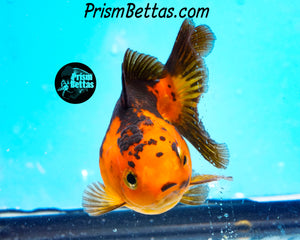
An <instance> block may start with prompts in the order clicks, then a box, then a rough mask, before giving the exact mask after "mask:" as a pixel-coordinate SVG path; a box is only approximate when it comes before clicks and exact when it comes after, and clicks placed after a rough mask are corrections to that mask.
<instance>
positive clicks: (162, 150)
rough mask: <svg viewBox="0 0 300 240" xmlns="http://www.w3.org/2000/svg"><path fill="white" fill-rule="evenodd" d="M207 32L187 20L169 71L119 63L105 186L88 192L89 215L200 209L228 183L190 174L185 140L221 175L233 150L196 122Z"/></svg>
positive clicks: (105, 151) (149, 63) (134, 60)
mask: <svg viewBox="0 0 300 240" xmlns="http://www.w3.org/2000/svg"><path fill="white" fill-rule="evenodd" d="M214 40H215V37H214V34H213V33H212V31H211V30H210V28H209V27H208V26H206V25H200V26H197V27H195V25H194V23H193V22H192V20H185V21H184V22H183V24H182V26H181V28H180V31H179V33H178V36H177V38H176V42H175V44H174V47H173V50H172V52H171V55H170V57H169V59H168V61H167V63H166V64H165V65H163V64H162V63H160V62H159V61H158V60H157V59H156V58H154V57H152V56H149V55H145V54H141V53H138V52H135V51H132V50H130V49H128V50H127V51H126V53H125V56H124V60H123V63H122V93H121V96H120V98H119V100H118V102H117V103H116V106H115V109H114V112H113V115H112V118H111V122H110V125H109V127H108V130H107V132H106V135H105V137H104V140H103V143H102V146H101V148H100V160H99V165H100V171H101V176H102V179H103V183H104V184H101V183H93V184H91V185H90V186H88V188H87V190H86V191H85V193H84V196H83V207H84V210H85V211H86V212H87V213H89V214H90V215H94V216H95V215H100V214H103V213H106V212H109V211H112V210H114V209H116V208H119V207H122V206H125V207H128V208H130V209H133V210H134V211H137V212H140V213H144V214H159V213H163V212H165V211H167V210H169V209H171V208H172V207H174V206H175V205H176V204H177V203H178V202H181V203H185V204H190V205H199V204H201V203H203V202H204V201H205V199H206V198H207V195H208V189H207V185H206V184H204V183H208V182H211V181H216V180H219V179H227V180H230V179H231V178H230V177H223V176H216V175H197V174H192V162H191V157H190V153H189V149H188V146H187V144H186V142H185V140H184V139H183V137H182V136H184V137H185V138H186V139H187V140H188V141H190V142H191V143H192V144H193V146H194V147H195V148H196V149H197V150H198V151H199V152H200V153H201V154H202V156H203V157H204V158H205V159H206V160H207V161H209V162H210V163H212V164H213V165H214V166H216V167H217V168H226V166H227V164H228V158H229V154H228V150H227V147H226V145H225V144H217V143H216V142H215V141H214V140H212V139H211V138H210V136H209V134H208V133H207V132H206V131H205V129H204V126H203V124H202V122H201V121H200V120H199V117H198V111H197V104H198V102H199V98H200V96H201V94H202V93H203V92H205V90H206V79H207V69H206V67H205V64H204V59H203V58H204V57H206V56H207V55H208V54H209V53H210V52H211V50H212V48H213V45H214Z"/></svg>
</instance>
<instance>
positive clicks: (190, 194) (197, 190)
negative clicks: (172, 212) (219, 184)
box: [180, 184, 209, 205]
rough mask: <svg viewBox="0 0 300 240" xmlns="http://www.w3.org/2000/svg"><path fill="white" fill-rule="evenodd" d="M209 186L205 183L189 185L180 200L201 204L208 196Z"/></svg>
mask: <svg viewBox="0 0 300 240" xmlns="http://www.w3.org/2000/svg"><path fill="white" fill-rule="evenodd" d="M208 192H209V188H208V186H207V184H203V185H196V186H191V187H190V189H189V190H188V191H186V192H185V193H184V194H183V196H182V198H181V200H180V202H181V203H184V204H187V205H201V204H202V203H204V202H205V200H206V198H207V197H208Z"/></svg>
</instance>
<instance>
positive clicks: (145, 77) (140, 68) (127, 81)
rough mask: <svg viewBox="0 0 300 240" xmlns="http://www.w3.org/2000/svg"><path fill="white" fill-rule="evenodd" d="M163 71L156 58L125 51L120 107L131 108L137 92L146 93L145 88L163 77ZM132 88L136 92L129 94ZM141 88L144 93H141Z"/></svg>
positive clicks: (129, 50)
mask: <svg viewBox="0 0 300 240" xmlns="http://www.w3.org/2000/svg"><path fill="white" fill-rule="evenodd" d="M163 70H164V66H163V64H162V63H161V62H159V61H158V60H157V58H155V57H152V56H150V55H146V54H143V53H139V52H137V51H133V50H131V49H127V50H126V52H125V55H124V59H123V63H122V94H121V104H122V106H123V107H124V108H129V107H131V104H132V103H134V102H135V100H136V99H135V98H136V95H137V94H136V93H137V92H144V93H147V88H146V86H147V85H153V84H155V81H156V80H157V79H159V78H161V77H162V76H163ZM132 88H136V89H137V90H138V91H137V92H135V93H131V92H130V90H129V89H132ZM142 88H145V90H146V91H141V90H142Z"/></svg>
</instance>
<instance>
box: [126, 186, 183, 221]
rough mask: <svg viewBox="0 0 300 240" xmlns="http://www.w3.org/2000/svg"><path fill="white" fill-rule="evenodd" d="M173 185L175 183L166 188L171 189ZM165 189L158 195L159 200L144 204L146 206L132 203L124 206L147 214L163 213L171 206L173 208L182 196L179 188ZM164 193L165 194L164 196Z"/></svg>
mask: <svg viewBox="0 0 300 240" xmlns="http://www.w3.org/2000/svg"><path fill="white" fill-rule="evenodd" d="M173 187H175V185H173V186H170V187H169V188H168V190H171V189H172V190H173ZM167 192H169V191H167V190H166V192H162V194H161V195H160V196H159V197H158V199H159V200H157V201H155V202H153V203H152V204H149V205H146V206H141V205H139V206H136V205H135V206H134V205H131V204H130V205H127V204H126V207H128V208H130V209H132V210H134V211H136V212H140V213H143V214H149V215H155V214H161V213H164V212H166V211H168V210H170V209H171V208H173V207H174V206H175V205H176V204H177V203H178V202H179V201H180V199H181V198H182V195H183V193H181V191H179V190H175V189H174V190H173V191H170V192H169V193H167ZM164 195H165V196H164Z"/></svg>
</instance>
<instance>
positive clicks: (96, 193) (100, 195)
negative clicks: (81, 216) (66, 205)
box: [82, 182, 125, 216]
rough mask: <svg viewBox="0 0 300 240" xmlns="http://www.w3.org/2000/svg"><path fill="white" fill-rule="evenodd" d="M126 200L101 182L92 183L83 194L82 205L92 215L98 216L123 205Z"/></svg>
mask: <svg viewBox="0 0 300 240" xmlns="http://www.w3.org/2000/svg"><path fill="white" fill-rule="evenodd" d="M124 204H125V202H124V201H123V200H122V199H121V198H119V197H118V196H117V195H116V194H114V193H112V192H111V191H109V190H108V189H106V188H105V186H104V185H103V184H101V183H99V182H95V183H92V184H90V185H89V186H88V187H87V189H86V190H85V191H84V194H83V203H82V206H83V208H84V211H85V212H87V213H88V214H89V215H91V216H98V215H101V214H104V213H107V212H110V211H112V210H114V209H116V208H119V207H122V206H123V205H124Z"/></svg>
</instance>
